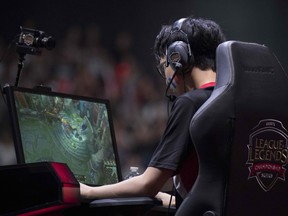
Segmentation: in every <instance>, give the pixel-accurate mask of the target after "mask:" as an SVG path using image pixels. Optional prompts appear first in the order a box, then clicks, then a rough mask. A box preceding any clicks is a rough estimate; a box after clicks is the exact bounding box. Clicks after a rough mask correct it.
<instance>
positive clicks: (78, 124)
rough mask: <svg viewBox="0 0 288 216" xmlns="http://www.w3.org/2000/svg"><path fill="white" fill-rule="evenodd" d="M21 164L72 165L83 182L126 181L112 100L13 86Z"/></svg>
mask: <svg viewBox="0 0 288 216" xmlns="http://www.w3.org/2000/svg"><path fill="white" fill-rule="evenodd" d="M4 93H5V97H6V101H7V106H8V109H9V114H10V117H11V121H12V132H13V139H14V144H15V151H16V157H17V162H18V163H33V162H42V161H53V162H61V163H66V164H67V165H68V167H69V168H70V169H71V171H72V172H73V174H74V175H75V177H76V179H77V180H78V181H79V182H82V183H85V184H88V185H105V184H110V183H115V182H119V181H121V180H122V176H121V168H120V164H119V157H118V151H117V145H116V139H115V133H114V128H113V121H112V116H111V109H110V103H109V101H108V100H105V99H96V98H90V97H83V96H79V95H69V94H64V93H59V92H53V91H49V90H47V89H46V88H38V89H28V88H23V87H15V86H7V87H4Z"/></svg>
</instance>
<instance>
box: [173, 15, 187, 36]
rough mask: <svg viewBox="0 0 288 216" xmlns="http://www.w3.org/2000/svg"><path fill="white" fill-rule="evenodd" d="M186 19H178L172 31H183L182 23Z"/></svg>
mask: <svg viewBox="0 0 288 216" xmlns="http://www.w3.org/2000/svg"><path fill="white" fill-rule="evenodd" d="M186 19H187V18H181V19H179V20H177V21H176V22H174V24H173V26H172V28H171V33H173V32H174V31H182V25H183V23H184V21H185V20H186Z"/></svg>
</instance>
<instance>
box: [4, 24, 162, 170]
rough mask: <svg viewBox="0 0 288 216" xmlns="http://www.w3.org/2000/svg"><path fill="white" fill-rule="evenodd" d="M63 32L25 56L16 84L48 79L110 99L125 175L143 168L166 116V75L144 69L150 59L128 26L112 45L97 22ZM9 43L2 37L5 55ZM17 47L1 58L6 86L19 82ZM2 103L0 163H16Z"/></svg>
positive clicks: (58, 87) (55, 85)
mask: <svg viewBox="0 0 288 216" xmlns="http://www.w3.org/2000/svg"><path fill="white" fill-rule="evenodd" d="M63 31H64V30H63ZM64 35H65V36H64V37H63V38H58V39H57V41H56V47H55V49H53V50H50V51H49V50H45V49H43V50H42V53H41V55H40V56H34V55H26V56H25V61H24V67H23V69H22V72H21V76H20V79H19V84H18V86H21V87H28V88H33V87H34V86H37V85H45V86H48V87H51V88H52V90H53V91H56V92H63V93H69V94H75V95H82V96H89V97H94V98H105V99H108V100H109V101H110V103H111V109H112V115H113V124H114V129H115V136H116V140H117V146H118V151H119V157H120V163H121V166H122V173H123V175H125V174H126V172H128V169H129V167H130V166H138V167H140V171H141V169H142V170H143V169H144V168H146V166H147V164H148V162H149V160H150V157H151V155H152V153H153V150H154V147H155V146H156V145H157V143H158V142H159V139H160V137H161V134H162V132H163V130H164V126H165V124H166V120H167V100H166V98H165V97H164V96H163V95H164V90H163V89H164V88H163V86H164V85H165V83H164V81H163V80H161V77H160V76H158V75H156V76H155V73H157V71H156V70H155V71H146V70H145V69H144V67H143V64H146V63H145V62H141V61H139V58H137V56H136V55H135V53H134V52H133V50H134V48H135V47H133V46H135V45H134V44H133V36H132V34H131V33H129V32H121V33H119V34H118V35H115V38H114V39H113V41H112V42H111V44H110V45H109V46H108V45H105V44H104V43H102V39H103V38H104V37H105V32H102V31H101V29H100V28H99V27H98V26H97V25H95V24H92V25H89V26H86V27H83V26H71V27H70V28H69V29H67V31H65V33H64ZM7 47H8V44H7V42H4V41H3V40H1V38H0V55H1V56H2V57H3V54H4V53H5V50H6V49H7ZM151 47H153V42H152V44H151ZM15 50H16V49H15V45H13V44H12V48H11V49H10V50H8V52H7V53H6V55H5V57H3V59H2V61H1V63H0V81H1V82H0V83H1V85H2V87H3V86H4V85H5V84H10V85H14V84H15V79H16V76H17V70H18V68H17V67H18V63H19V60H18V55H17V52H16V51H15ZM151 53H152V52H151ZM151 55H152V54H151ZM149 64H151V62H149ZM155 68H156V67H155ZM2 87H1V88H2ZM0 109H1V110H0V111H1V113H0V114H1V122H2V123H1V125H0V127H1V128H0V165H3V164H13V163H15V162H16V161H15V153H14V149H13V148H14V147H13V140H12V136H11V129H10V127H9V122H8V121H9V118H8V115H7V107H6V105H5V103H3V101H1V107H0Z"/></svg>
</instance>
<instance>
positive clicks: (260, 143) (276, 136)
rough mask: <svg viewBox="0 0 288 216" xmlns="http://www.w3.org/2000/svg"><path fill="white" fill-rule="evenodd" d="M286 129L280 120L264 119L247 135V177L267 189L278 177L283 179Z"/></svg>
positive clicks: (287, 144) (287, 154) (287, 155)
mask: <svg viewBox="0 0 288 216" xmlns="http://www.w3.org/2000/svg"><path fill="white" fill-rule="evenodd" d="M287 140H288V135H287V130H286V129H285V128H284V127H283V125H282V123H281V122H280V121H277V120H274V119H264V120H261V121H260V122H259V124H258V125H257V126H256V127H255V128H253V131H252V133H251V134H250V136H249V145H248V160H247V164H248V165H250V166H249V171H250V173H249V177H248V179H251V178H256V180H257V181H258V183H259V185H260V187H261V188H262V189H263V190H264V191H265V192H267V191H269V190H270V189H271V188H272V187H273V186H274V185H275V183H276V181H277V180H278V179H281V180H283V181H285V172H286V169H285V166H286V164H287V160H288V142H287Z"/></svg>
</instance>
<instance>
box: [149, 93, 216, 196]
mask: <svg viewBox="0 0 288 216" xmlns="http://www.w3.org/2000/svg"><path fill="white" fill-rule="evenodd" d="M212 91H213V87H208V88H199V89H195V90H192V91H189V92H187V93H185V94H183V95H180V96H178V97H177V98H176V100H175V101H174V103H173V104H172V106H171V113H170V116H169V118H168V122H167V126H166V129H165V131H164V134H163V136H162V139H161V141H160V143H159V145H158V146H157V148H156V149H155V151H154V154H153V156H152V159H151V161H150V163H149V166H150V167H157V168H165V169H170V170H173V171H174V175H179V176H180V177H181V179H182V183H183V187H185V189H186V191H189V190H190V189H191V187H192V185H193V184H194V182H195V179H196V177H197V173H198V160H197V156H196V152H195V149H194V146H193V143H192V141H191V138H190V134H189V125H190V121H191V119H192V117H193V116H194V114H195V113H196V111H197V110H198V109H199V107H200V106H201V105H202V104H203V103H204V102H205V101H206V100H207V99H208V98H209V97H210V95H211V93H212ZM182 198H184V197H183V196H182Z"/></svg>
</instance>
